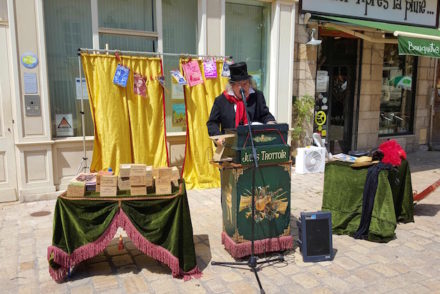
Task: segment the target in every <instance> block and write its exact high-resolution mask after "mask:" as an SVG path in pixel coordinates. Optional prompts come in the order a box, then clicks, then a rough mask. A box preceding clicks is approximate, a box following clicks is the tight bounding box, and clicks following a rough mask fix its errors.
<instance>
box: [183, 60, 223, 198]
mask: <svg viewBox="0 0 440 294" xmlns="http://www.w3.org/2000/svg"><path fill="white" fill-rule="evenodd" d="M186 62H188V60H187V59H180V69H181V72H183V70H182V64H184V63H186ZM198 63H199V67H200V71H201V72H202V77H203V84H200V85H197V86H194V87H190V86H188V85H187V86H185V107H186V119H187V132H186V152H185V161H184V164H183V178H184V179H185V183H186V186H187V188H188V189H204V188H217V187H219V186H220V173H219V171H218V169H217V168H215V167H214V166H213V165H212V164H211V163H210V160H211V159H212V155H213V152H214V145H213V143H212V141H211V140H210V139H209V135H208V128H207V127H206V122H207V121H208V118H209V114H210V113H211V108H212V105H213V104H214V100H215V98H216V97H217V96H218V95H220V94H221V93H222V92H223V90H224V89H225V86H226V84H227V82H228V79H227V78H224V77H222V76H221V72H222V66H223V62H222V61H217V74H218V76H217V78H216V79H205V74H204V68H203V61H201V60H198Z"/></svg>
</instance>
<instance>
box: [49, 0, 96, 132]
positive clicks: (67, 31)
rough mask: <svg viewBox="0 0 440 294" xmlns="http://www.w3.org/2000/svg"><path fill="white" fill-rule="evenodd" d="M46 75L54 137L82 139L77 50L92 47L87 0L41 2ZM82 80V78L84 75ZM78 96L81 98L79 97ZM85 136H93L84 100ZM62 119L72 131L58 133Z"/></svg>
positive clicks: (90, 19) (90, 20)
mask: <svg viewBox="0 0 440 294" xmlns="http://www.w3.org/2000/svg"><path fill="white" fill-rule="evenodd" d="M43 5H44V6H43V7H44V26H45V36H46V56H47V72H48V84H49V95H50V106H51V107H50V110H51V120H52V130H54V131H53V134H52V136H53V137H58V136H63V135H64V136H65V135H66V134H67V135H72V134H73V136H81V135H82V126H81V115H80V110H81V103H80V102H81V100H80V99H77V95H76V83H77V82H76V79H77V78H79V73H78V51H77V50H78V48H92V44H93V43H92V16H91V6H90V0H78V1H70V0H46V1H43ZM83 77H84V76H83ZM78 96H80V95H78ZM84 108H85V113H86V116H85V127H86V131H85V133H86V135H88V136H89V135H93V122H92V119H91V115H90V108H89V103H88V101H87V100H85V101H84ZM60 118H61V119H62V118H65V119H66V121H67V122H68V125H71V127H72V129H73V130H72V131H73V133H72V132H65V133H64V134H57V132H56V129H57V128H56V126H57V124H59V123H61V120H60Z"/></svg>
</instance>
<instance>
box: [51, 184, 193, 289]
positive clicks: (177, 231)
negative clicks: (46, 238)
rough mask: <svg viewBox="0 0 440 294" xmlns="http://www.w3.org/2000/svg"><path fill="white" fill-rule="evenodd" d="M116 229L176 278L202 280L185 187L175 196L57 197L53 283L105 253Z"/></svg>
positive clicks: (52, 252) (53, 247)
mask: <svg viewBox="0 0 440 294" xmlns="http://www.w3.org/2000/svg"><path fill="white" fill-rule="evenodd" d="M124 192H125V191H124ZM118 227H121V228H123V229H124V230H125V232H126V233H127V235H128V237H129V238H130V239H131V240H132V241H133V244H134V245H135V246H136V247H137V248H138V249H139V250H140V251H141V252H143V253H145V254H146V255H148V256H150V257H152V258H154V259H156V260H158V261H160V262H162V263H164V264H166V265H167V266H168V267H169V268H170V269H171V271H172V275H173V277H183V278H184V279H185V280H188V279H191V277H196V278H198V277H200V275H201V273H200V271H199V269H198V267H197V263H196V254H195V249H194V240H193V229H192V223H191V215H190V211H189V206H188V198H187V195H186V190H185V184H184V183H183V182H182V183H181V184H180V186H179V188H177V187H176V188H175V189H174V191H173V194H172V195H154V194H153V195H147V196H129V195H122V193H121V194H118V197H105V198H100V197H98V194H97V193H91V194H90V195H87V196H85V197H83V198H67V197H65V196H63V195H61V196H60V197H58V199H57V202H56V206H55V212H54V219H53V238H52V246H49V247H48V249H47V259H48V261H49V273H50V275H51V276H52V278H53V279H54V280H56V281H58V282H59V281H62V280H64V278H65V277H66V276H67V274H68V273H69V271H70V269H71V268H73V267H74V266H75V265H77V264H79V263H80V262H82V261H83V260H86V259H89V258H92V257H94V256H96V255H98V254H99V253H101V252H102V251H103V250H104V249H105V247H106V246H107V245H108V244H109V243H110V241H111V240H112V239H113V237H114V236H115V234H116V231H117V229H118Z"/></svg>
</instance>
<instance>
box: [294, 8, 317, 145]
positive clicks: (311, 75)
mask: <svg viewBox="0 0 440 294" xmlns="http://www.w3.org/2000/svg"><path fill="white" fill-rule="evenodd" d="M295 19H296V25H295V46H294V51H295V52H296V54H295V58H294V67H293V96H294V97H296V99H300V98H301V97H304V96H312V97H315V89H316V84H315V83H316V69H317V58H318V57H317V56H318V46H310V45H306V43H307V42H308V41H309V38H310V31H311V29H312V28H315V29H316V33H315V38H319V36H318V34H317V32H318V30H317V28H318V26H317V25H316V24H305V23H304V21H303V18H301V17H300V16H297V17H296V18H295ZM312 111H313V110H312ZM295 117H296V114H295V111H294V110H292V120H293V119H294V118H295ZM305 132H306V138H309V140H310V142H311V139H312V134H313V117H312V119H311V121H310V123H309V124H308V126H305ZM306 140H307V139H306ZM298 144H301V143H299V142H292V143H291V145H292V147H294V148H295V147H299V145H298Z"/></svg>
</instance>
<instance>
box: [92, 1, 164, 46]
mask: <svg viewBox="0 0 440 294" xmlns="http://www.w3.org/2000/svg"><path fill="white" fill-rule="evenodd" d="M98 26H99V47H100V48H101V49H104V48H109V49H117V50H127V51H141V52H155V51H156V48H157V33H156V32H155V23H154V0H130V1H125V2H121V1H118V0H98Z"/></svg>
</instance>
